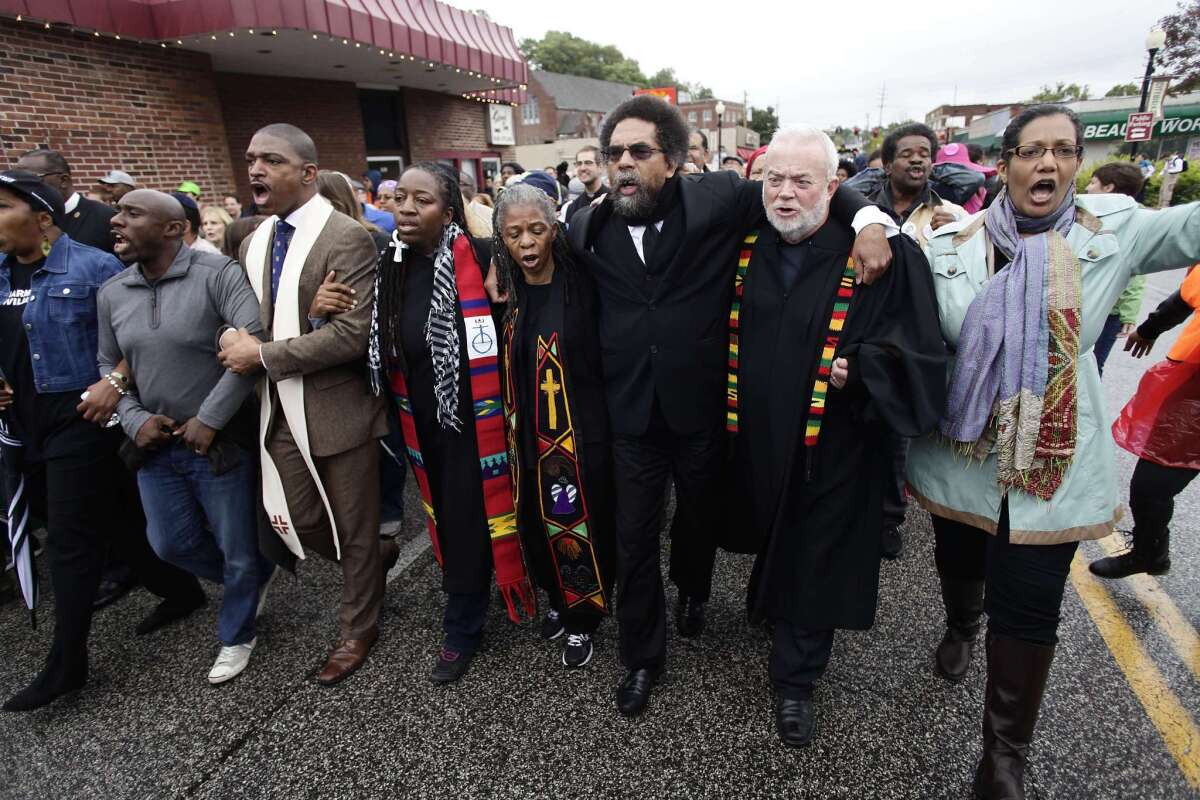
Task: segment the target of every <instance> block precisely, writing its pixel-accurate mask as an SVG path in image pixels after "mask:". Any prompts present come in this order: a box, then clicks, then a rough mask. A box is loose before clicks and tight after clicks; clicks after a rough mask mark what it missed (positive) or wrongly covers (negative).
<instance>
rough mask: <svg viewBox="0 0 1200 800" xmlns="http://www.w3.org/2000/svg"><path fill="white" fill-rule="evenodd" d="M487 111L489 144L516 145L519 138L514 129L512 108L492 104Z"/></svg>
mask: <svg viewBox="0 0 1200 800" xmlns="http://www.w3.org/2000/svg"><path fill="white" fill-rule="evenodd" d="M487 109H488V144H500V145H504V144H508V145H514V144H516V143H517V136H516V132H515V131H514V129H513V110H512V106H507V105H502V104H500V103H490V104H489V105H488V107H487Z"/></svg>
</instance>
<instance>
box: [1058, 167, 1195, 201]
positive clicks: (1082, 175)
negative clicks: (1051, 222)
mask: <svg viewBox="0 0 1200 800" xmlns="http://www.w3.org/2000/svg"><path fill="white" fill-rule="evenodd" d="M1113 161H1126V159H1124V158H1109V159H1107V160H1105V161H1097V162H1096V163H1095V164H1092V165H1091V166H1088V167H1084V168H1083V169H1081V170H1079V173H1078V174H1077V175H1076V176H1075V188H1076V191H1078V192H1080V193H1081V194H1082V193H1083V192H1084V191H1086V190H1087V185H1088V182H1090V181H1091V179H1092V173H1093V172H1095V171H1096V168H1097V167H1099V166H1101V165H1102V164H1108V163H1111V162H1113ZM1165 163H1166V161H1165V159H1164V160H1163V161H1157V162H1155V164H1154V169H1155V172H1154V175H1152V176H1151V177H1150V180H1148V181H1146V192H1145V196H1144V197H1143V198H1142V203H1143V204H1145V205H1146V207H1147V208H1158V192H1159V190H1160V189H1161V188H1162V179H1163V176H1162V175H1161V174H1160V173H1161V172H1162V168H1163V164H1165ZM1193 200H1200V164H1192V163H1189V164H1188V168H1187V171H1186V172H1184V173H1183V174H1182V175H1180V176H1179V180H1177V181H1176V182H1175V191H1174V192H1172V193H1171V205H1173V206H1178V205H1182V204H1184V203H1190V202H1192V201H1193Z"/></svg>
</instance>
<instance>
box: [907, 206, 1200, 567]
mask: <svg viewBox="0 0 1200 800" xmlns="http://www.w3.org/2000/svg"><path fill="white" fill-rule="evenodd" d="M1075 207H1076V212H1075V213H1076V216H1075V224H1074V225H1073V226H1072V227H1071V231H1070V233H1069V234H1068V236H1067V243H1068V244H1070V246H1071V249H1072V251H1073V252H1074V253H1075V255H1076V256H1077V257H1078V258H1079V265H1080V269H1081V276H1080V281H1081V284H1082V297H1083V299H1082V314H1083V320H1082V326H1081V330H1080V342H1079V352H1080V357H1079V365H1078V378H1077V380H1076V384H1077V388H1078V416H1077V436H1076V447H1075V456H1074V458H1073V459H1072V460H1071V465H1070V467H1069V468H1068V470H1067V473H1066V476H1065V477H1064V480H1063V483H1062V485H1061V486H1060V487H1059V489H1058V491H1057V492H1055V494H1054V497H1053V498H1051V499H1050V500H1049V501H1043V500H1040V499H1038V498H1036V497H1034V496H1033V495H1031V494H1028V493H1026V492H1023V491H1018V490H1013V491H1011V492H1009V496H1008V514H1009V539H1010V541H1012V542H1013V543H1016V544H1057V543H1059V542H1072V541H1082V540H1084V539H1100V538H1103V537H1104V536H1107V535H1108V534H1109V533H1111V532H1112V529H1113V526H1114V525H1115V524H1116V522H1117V521H1118V520H1119V519H1120V517H1121V514H1122V509H1121V503H1120V499H1119V498H1120V493H1119V491H1118V488H1117V479H1116V470H1115V462H1114V453H1113V440H1112V433H1111V431H1110V426H1111V418H1110V416H1109V413H1108V411H1107V409H1106V407H1105V402H1104V391H1103V390H1102V388H1101V386H1100V374H1099V372H1098V370H1097V369H1096V356H1095V354H1094V353H1093V352H1092V346H1093V345H1094V344H1095V343H1096V339H1097V338H1099V336H1100V331H1101V330H1102V329H1103V327H1104V322H1105V318H1106V317H1107V316H1108V314H1109V311H1111V310H1112V307H1113V304H1114V303H1115V302H1116V301H1117V298H1118V297H1120V295H1121V292H1122V291H1123V290H1124V288H1125V285H1126V284H1127V283H1128V282H1129V278H1130V276H1131V275H1133V274H1135V273H1148V272H1159V271H1162V270H1169V269H1177V268H1179V267H1185V266H1190V265H1191V264H1194V263H1196V262H1197V261H1200V203H1189V204H1187V205H1183V206H1176V207H1175V208H1170V209H1165V210H1162V211H1156V210H1151V209H1145V208H1139V207H1138V205H1137V203H1135V202H1134V201H1133V199H1132V198H1129V197H1126V196H1125V195H1117V194H1104V195H1093V194H1089V195H1080V196H1078V197H1077V198H1076V201H1075ZM986 213H987V212H986V211H984V212H980V213H978V214H975V215H974V216H971V217H968V218H966V219H962V220H958V221H956V222H953V223H950V224H948V225H945V226H943V227H941V228H939V229H938V230H937V231H935V232H934V235H933V238H931V239H930V240H929V244H928V247H927V248H926V255H927V256H928V258H929V264H930V267H931V268H932V269H933V273H934V274H933V283H934V290H935V292H936V293H937V299H938V312H939V314H940V315H941V325H942V336H943V337H944V338H945V340H946V343H947V344H948V345H949V346H950V348H951V350H956V349H957V347H958V336H959V332H960V330H961V329H962V323H963V317H964V316H966V313H967V307H968V306H970V305H971V301H973V300H974V299H975V297H976V296H977V295H978V294H979V293H980V291H981V290H982V289H983V286H984V284H985V283H986V282H987V280H988V279H989V277H990V275H991V274H992V267H993V265H994V250H993V248H992V245H991V241H990V239H989V237H988V235H987V231H986V230H985V228H984V226H983V219H984V215H985V214H986ZM948 369H949V370H950V371H951V372H952V371H953V369H954V359H953V356H952V357H951V360H950V364H949V367H948ZM949 375H950V372H947V380H948V379H949ZM908 482H909V487H910V489H911V490H912V491H913V493H914V496H915V497H916V499H917V501H918V502H920V504H921V505H922V506H924V507H925V508H926V509H927V510H928V511H930V513H933V514H937V515H938V516H942V517H948V518H950V519H955V520H959V521H961V522H966V523H968V524H971V525H974V526H976V527H978V528H982V529H983V530H986V531H989V532H991V533H995V532H996V522H997V520H998V519H999V517H1000V501H1001V492H1000V486H999V484H997V483H996V457H995V456H994V455H991V456H989V457H988V458H987V459H986V460H984V461H982V462H980V461H974V460H968V459H966V458H964V457H962V456H958V455H956V454H955V452H954V451H953V449H952V448H951V447H950V446H949V445H948V444H946V442H945V441H944V440H941V439H939V438H937V436H936V435H931V436H928V437H925V438H922V439H918V440H916V441H914V442H913V444H912V449H911V450H910V452H909V457H908Z"/></svg>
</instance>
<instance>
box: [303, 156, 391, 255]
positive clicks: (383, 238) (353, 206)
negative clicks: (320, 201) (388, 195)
mask: <svg viewBox="0 0 1200 800" xmlns="http://www.w3.org/2000/svg"><path fill="white" fill-rule="evenodd" d="M393 183H394V181H393ZM380 185H381V186H382V185H383V184H380ZM393 191H395V190H394V189H393ZM317 192H318V193H319V194H320V195H321V196H322V197H324V198H325V199H326V200H328V201H329V202H330V204H331V205H332V206H333V210H334V211H337V212H339V213H342V214H345V215H346V216H347V217H350V218H351V219H352V220H354V221H355V222H357V223H358V224H359V225H361V226H363V228H365V229H366V231H367V233H369V234H371V240H372V241H373V242H375V250H376V251H378V252H380V253H382V252H383V251H384V250H386V249H387V246H388V243H389V242H391V241H392V237H390V236H388V235H387V234H386V233H384V232H383V231H382V230H380V228H379V226H378V225H376V224H375V223H373V222H368V221H367V220H366V218H365V217H363V212H362V204H360V203H359V202H358V201H357V200H356V199H355V191H354V187H353V185H352V184H351V181H350V176H349V175H345V174H343V173H341V172H334V171H333V170H330V169H323V170H321V171H320V172H318V173H317Z"/></svg>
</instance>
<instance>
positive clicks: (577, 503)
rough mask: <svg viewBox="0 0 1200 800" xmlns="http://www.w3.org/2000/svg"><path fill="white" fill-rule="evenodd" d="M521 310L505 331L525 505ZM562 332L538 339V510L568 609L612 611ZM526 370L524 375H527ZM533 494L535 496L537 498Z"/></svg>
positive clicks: (512, 444)
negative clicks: (518, 356) (518, 340)
mask: <svg viewBox="0 0 1200 800" xmlns="http://www.w3.org/2000/svg"><path fill="white" fill-rule="evenodd" d="M515 332H516V314H514V315H513V319H512V320H510V321H509V324H508V325H507V326H505V330H504V356H505V357H504V363H505V364H507V365H508V366H509V368H508V370H507V375H506V378H505V392H504V414H505V417H506V418H507V419H508V447H509V459H508V461H509V465H510V469H511V470H512V483H513V504H514V506H515V507H517V508H518V509H519V508H520V503H521V498H520V492H521V475H520V464H521V457H520V449H519V448H520V441H519V439H518V438H517V437H518V430H519V423H520V411H519V408H518V405H517V392H516V385H515V382H514V372H515V370H514V369H512V363H513V360H512V345H513V337H514V334H515ZM563 360H564V358H563V353H562V350H561V347H560V345H559V339H558V333H557V332H556V333H552V334H551V335H550V339H549V340H548V341H547V340H546V339H544V338H543V337H541V336H538V340H537V368H536V370H534V373H533V380H534V386H533V390H534V397H536V398H537V400H536V406H535V409H534V425H535V428H536V433H537V447H538V467H537V484H538V497H537V502H538V512H539V515H540V517H541V519H542V525H543V531H544V532H545V535H546V546H547V547H549V548H550V558H551V560H552V562H553V564H554V570H555V579H556V580H557V581H558V586H559V589H560V590H561V591H562V596H563V601H564V602H565V603H566V607H567V609H573V608H577V607H580V606H585V607H591V608H594V609H595V610H597V611H600V612H603V613H608V610H609V608H608V599H607V598H606V597H605V595H604V585H603V583H602V581H601V580H600V564H599V562H598V560H597V559H596V550H595V547H594V546H593V544H592V538H591V531H590V530H589V529H588V523H589V520H590V518H589V515H588V506H587V499H586V498H585V496H584V486H583V481H582V480H581V474H580V467H579V454H578V448H579V442H578V440H577V439H576V435H575V424H574V420H573V418H572V416H571V398H570V387H569V383H568V381H567V375H566V371H565V370H564V369H563ZM525 377H527V376H526V375H522V376H521V378H522V379H524V378H525ZM533 499H534V498H530V501H532V500H533Z"/></svg>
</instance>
